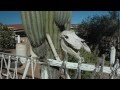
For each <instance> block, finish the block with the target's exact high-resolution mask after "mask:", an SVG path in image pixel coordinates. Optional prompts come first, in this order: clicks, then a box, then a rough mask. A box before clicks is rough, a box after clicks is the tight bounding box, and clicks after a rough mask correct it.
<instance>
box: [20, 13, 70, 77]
mask: <svg viewBox="0 0 120 90" xmlns="http://www.w3.org/2000/svg"><path fill="white" fill-rule="evenodd" d="M21 16H22V22H23V27H24V30H25V32H26V34H27V36H28V39H29V41H30V43H31V46H32V48H33V51H34V53H35V54H36V55H37V56H38V57H40V58H41V57H44V56H46V57H47V58H53V59H54V57H53V53H52V51H51V49H50V47H49V45H48V44H47V42H45V41H46V40H45V38H46V36H45V33H48V34H50V37H51V39H52V41H53V44H54V45H55V48H56V49H57V52H60V42H59V33H60V30H61V26H64V27H65V28H68V26H70V17H71V15H70V11H21ZM65 28H64V29H65ZM46 50H47V51H46ZM44 60H46V59H44ZM53 71H54V69H53V68H52V69H51V74H52V73H54V72H53ZM55 72H56V70H55ZM51 78H56V75H52V77H51Z"/></svg>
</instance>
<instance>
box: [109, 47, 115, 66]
mask: <svg viewBox="0 0 120 90" xmlns="http://www.w3.org/2000/svg"><path fill="white" fill-rule="evenodd" d="M115 55H116V49H115V47H114V46H112V47H111V51H110V64H111V65H113V64H114V63H115Z"/></svg>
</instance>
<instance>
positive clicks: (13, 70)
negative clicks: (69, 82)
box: [0, 35, 120, 79]
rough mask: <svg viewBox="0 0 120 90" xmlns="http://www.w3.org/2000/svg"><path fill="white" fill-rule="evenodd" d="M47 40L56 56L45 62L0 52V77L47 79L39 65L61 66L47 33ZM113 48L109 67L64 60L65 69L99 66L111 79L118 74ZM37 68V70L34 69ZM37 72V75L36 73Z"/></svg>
mask: <svg viewBox="0 0 120 90" xmlns="http://www.w3.org/2000/svg"><path fill="white" fill-rule="evenodd" d="M47 38H48V42H49V43H50V46H51V49H52V51H53V53H54V55H55V57H56V60H54V59H47V62H41V61H39V59H38V58H35V57H25V56H19V55H12V54H8V53H3V52H0V79H28V78H29V79H49V78H48V73H47V72H48V71H47V70H46V68H45V69H43V68H42V69H40V65H43V64H46V65H49V66H55V67H61V65H62V62H63V61H62V60H60V58H59V56H58V55H57V53H56V51H55V48H54V45H53V43H52V41H51V38H50V37H49V35H47ZM115 53H116V51H115V48H114V47H111V54H110V65H112V66H110V67H108V66H104V64H103V66H102V65H98V66H97V67H96V65H92V64H86V63H82V64H80V65H79V64H78V63H73V62H66V68H67V69H78V67H79V70H80V71H81V70H82V71H95V72H99V71H100V70H101V68H102V69H103V70H102V72H103V73H107V74H110V79H113V78H114V76H115V75H116V74H117V76H120V68H119V60H117V61H116V62H115ZM20 59H23V60H24V61H25V63H24V64H23V65H22V66H20ZM36 70H37V71H36ZM36 73H38V75H36ZM68 79H70V77H68Z"/></svg>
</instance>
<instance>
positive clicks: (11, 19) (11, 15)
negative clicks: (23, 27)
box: [0, 11, 108, 24]
mask: <svg viewBox="0 0 120 90" xmlns="http://www.w3.org/2000/svg"><path fill="white" fill-rule="evenodd" d="M107 12H108V11H73V13H72V20H71V23H72V24H79V23H80V22H81V21H82V20H83V19H85V18H87V17H88V16H93V15H104V14H107ZM0 22H1V23H3V24H21V23H22V21H21V16H20V12H19V11H0Z"/></svg>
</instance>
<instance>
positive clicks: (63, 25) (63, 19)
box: [54, 11, 71, 31]
mask: <svg viewBox="0 0 120 90" xmlns="http://www.w3.org/2000/svg"><path fill="white" fill-rule="evenodd" d="M54 20H55V23H56V25H57V26H58V27H59V28H60V29H61V31H62V30H65V29H68V28H67V25H69V24H68V23H69V22H70V20H71V12H70V11H55V12H54Z"/></svg>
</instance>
